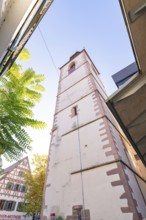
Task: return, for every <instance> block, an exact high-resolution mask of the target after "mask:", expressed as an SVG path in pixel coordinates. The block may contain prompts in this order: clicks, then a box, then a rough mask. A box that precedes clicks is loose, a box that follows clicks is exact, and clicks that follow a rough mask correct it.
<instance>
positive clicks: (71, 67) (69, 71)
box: [68, 63, 76, 74]
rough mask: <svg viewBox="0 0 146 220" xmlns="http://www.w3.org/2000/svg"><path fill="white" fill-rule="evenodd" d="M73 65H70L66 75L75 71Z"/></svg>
mask: <svg viewBox="0 0 146 220" xmlns="http://www.w3.org/2000/svg"><path fill="white" fill-rule="evenodd" d="M75 67H76V66H75V63H71V65H70V66H69V70H68V73H69V74H70V73H72V72H73V71H74V70H75Z"/></svg>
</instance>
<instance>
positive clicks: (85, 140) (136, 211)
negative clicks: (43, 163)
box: [41, 50, 146, 220]
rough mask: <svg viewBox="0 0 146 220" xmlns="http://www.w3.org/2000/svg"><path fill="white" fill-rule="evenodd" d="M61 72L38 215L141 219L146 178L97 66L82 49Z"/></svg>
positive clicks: (145, 212)
mask: <svg viewBox="0 0 146 220" xmlns="http://www.w3.org/2000/svg"><path fill="white" fill-rule="evenodd" d="M60 72H61V74H60V80H59V86H58V95H57V100H56V109H55V115H54V122H53V128H52V133H51V143H50V150H49V163H48V168H47V176H46V183H45V188H44V199H43V207H42V217H41V220H48V219H49V220H53V219H56V220H57V219H64V220H101V219H102V220H108V219H109V220H142V219H143V218H144V217H146V206H145V201H144V200H145V198H144V195H143V193H142V190H141V189H140V187H139V184H140V181H141V182H142V181H143V180H144V178H146V177H144V176H143V175H144V174H142V172H140V171H139V173H137V172H138V171H133V170H134V168H133V167H134V166H133V165H132V163H131V158H130V156H129V153H127V148H128V149H129V150H128V152H130V154H131V155H132V157H133V161H134V162H135V163H137V161H136V159H134V156H133V155H134V154H135V152H132V148H130V145H129V143H128V142H127V140H126V139H125V137H124V136H123V135H122V134H121V132H120V131H119V128H118V125H117V123H116V122H115V120H114V118H113V116H112V115H111V113H110V111H109V109H108V107H107V106H106V103H105V100H106V99H107V95H106V92H105V89H104V86H103V84H102V82H101V80H100V76H99V75H100V74H99V72H98V70H97V69H96V67H95V65H94V64H93V62H92V60H91V59H90V57H89V55H88V54H87V52H86V51H85V50H82V51H81V52H76V53H75V54H74V55H73V56H72V57H70V60H69V61H68V62H67V63H66V64H64V65H63V66H62V67H61V68H60ZM145 175H146V174H145ZM138 181H139V182H138ZM143 183H144V181H143ZM61 217H62V218H61Z"/></svg>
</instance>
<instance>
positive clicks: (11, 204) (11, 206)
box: [4, 201, 16, 211]
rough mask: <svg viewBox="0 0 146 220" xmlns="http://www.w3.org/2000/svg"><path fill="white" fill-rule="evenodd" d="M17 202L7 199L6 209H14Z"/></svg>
mask: <svg viewBox="0 0 146 220" xmlns="http://www.w3.org/2000/svg"><path fill="white" fill-rule="evenodd" d="M15 205H16V202H15V201H6V203H5V207H4V210H6V211H13V210H14V209H15Z"/></svg>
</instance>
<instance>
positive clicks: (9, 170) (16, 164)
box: [0, 156, 30, 175]
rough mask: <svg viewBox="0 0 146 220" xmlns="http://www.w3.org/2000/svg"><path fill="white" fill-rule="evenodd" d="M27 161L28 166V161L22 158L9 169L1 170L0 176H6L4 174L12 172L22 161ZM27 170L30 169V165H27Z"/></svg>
mask: <svg viewBox="0 0 146 220" xmlns="http://www.w3.org/2000/svg"><path fill="white" fill-rule="evenodd" d="M26 159H27V161H28V164H29V160H28V157H27V156H26V157H24V158H22V159H21V160H19V161H17V162H16V163H14V164H12V165H10V166H9V167H7V168H6V169H4V170H3V172H2V173H1V174H0V175H3V174H6V173H9V172H11V171H12V170H14V169H15V168H16V167H18V165H19V164H21V163H22V161H24V160H26ZM29 168H30V165H29Z"/></svg>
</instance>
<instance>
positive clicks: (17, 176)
mask: <svg viewBox="0 0 146 220" xmlns="http://www.w3.org/2000/svg"><path fill="white" fill-rule="evenodd" d="M29 170H30V166H29V161H28V158H27V157H25V158H24V159H22V160H20V161H18V162H16V163H15V164H13V165H12V166H10V167H8V168H6V169H5V170H4V171H3V172H2V173H1V175H0V220H3V219H5V220H7V219H9V220H14V219H20V220H21V219H27V220H29V219H32V217H31V218H30V217H28V216H26V215H25V213H24V212H22V211H21V207H22V204H23V203H24V196H25V194H26V189H25V180H24V173H25V172H26V171H29Z"/></svg>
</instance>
